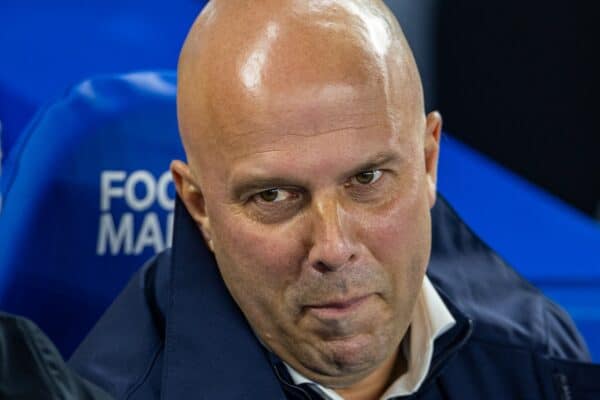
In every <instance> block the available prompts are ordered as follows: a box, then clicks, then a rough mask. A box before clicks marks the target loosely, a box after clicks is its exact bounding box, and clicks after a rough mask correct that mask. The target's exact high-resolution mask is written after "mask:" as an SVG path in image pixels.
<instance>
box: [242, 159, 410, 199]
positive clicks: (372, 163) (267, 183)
mask: <svg viewBox="0 0 600 400" xmlns="http://www.w3.org/2000/svg"><path fill="white" fill-rule="evenodd" d="M398 160H399V157H398V154H396V153H394V152H391V151H386V152H380V153H377V154H375V155H374V156H373V157H371V158H370V159H368V160H366V161H365V162H363V163H362V164H360V165H358V166H357V167H355V168H353V169H352V170H350V172H346V173H344V176H343V177H344V178H346V177H348V176H353V175H356V174H358V173H360V172H363V171H368V170H372V169H377V168H379V167H382V166H384V165H386V164H388V163H391V162H395V161H398ZM304 186H306V182H305V181H302V180H298V179H295V178H292V177H286V178H284V177H279V176H272V177H262V176H250V177H245V178H243V182H240V183H239V184H234V186H233V191H232V194H233V196H234V198H241V197H243V195H244V194H246V193H248V192H253V191H257V190H266V189H269V188H285V187H304Z"/></svg>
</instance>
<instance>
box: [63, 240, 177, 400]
mask: <svg viewBox="0 0 600 400" xmlns="http://www.w3.org/2000/svg"><path fill="white" fill-rule="evenodd" d="M169 264H170V251H169V250H166V251H164V252H162V253H160V254H158V255H157V256H155V257H154V258H152V259H151V260H149V261H148V262H147V263H146V264H145V265H144V266H143V267H142V268H141V269H140V270H139V271H138V272H136V273H135V274H134V275H133V277H132V278H131V279H130V281H129V283H128V284H127V286H126V287H125V288H124V289H123V291H122V292H121V294H120V295H119V296H118V297H117V298H116V299H115V301H114V302H113V304H112V305H111V306H110V307H109V308H108V309H107V311H106V312H105V313H104V315H103V316H102V317H101V318H100V320H99V321H98V323H97V324H96V325H95V326H94V328H93V329H92V331H91V332H90V334H89V335H88V336H87V337H86V338H85V339H84V341H83V342H82V343H81V345H80V346H79V347H78V348H77V350H76V351H75V353H74V354H73V356H72V357H71V359H70V361H69V364H70V365H71V366H72V367H73V368H74V369H75V370H76V371H77V372H78V373H79V374H80V375H82V376H83V377H85V378H87V379H89V380H90V381H93V382H95V383H96V384H98V385H99V386H101V387H103V388H104V389H105V390H106V391H108V392H109V393H110V394H112V395H113V396H115V397H116V398H123V397H127V396H128V393H133V392H134V391H135V392H136V395H141V396H142V397H140V398H153V397H155V396H154V395H157V394H158V393H160V385H159V384H160V375H161V364H162V361H161V360H162V357H163V347H164V331H165V309H166V306H167V302H168V287H169V274H170V265H169ZM127 398H129V397H127Z"/></svg>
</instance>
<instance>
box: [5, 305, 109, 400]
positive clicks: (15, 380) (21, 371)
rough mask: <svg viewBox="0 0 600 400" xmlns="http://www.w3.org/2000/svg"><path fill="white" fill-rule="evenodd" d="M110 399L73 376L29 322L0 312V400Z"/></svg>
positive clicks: (52, 348)
mask: <svg viewBox="0 0 600 400" xmlns="http://www.w3.org/2000/svg"><path fill="white" fill-rule="evenodd" d="M110 398H111V397H109V396H108V394H106V393H104V392H103V391H102V390H100V389H99V388H97V387H96V386H95V385H92V384H91V383H89V382H86V381H85V380H84V379H81V378H80V377H78V376H77V375H76V374H75V373H73V372H72V371H71V370H70V369H69V368H68V367H67V366H66V365H65V363H64V362H63V360H62V357H61V356H60V354H59V352H58V351H57V350H56V347H54V345H53V344H52V343H51V342H50V340H49V339H48V338H47V337H46V335H44V333H43V332H42V331H41V330H40V329H39V328H38V327H37V326H36V325H34V324H33V322H31V321H29V320H27V319H25V318H21V317H16V316H14V315H9V314H5V313H1V312H0V399H10V400H26V399H27V400H32V399H43V400H54V399H56V400H109V399H110Z"/></svg>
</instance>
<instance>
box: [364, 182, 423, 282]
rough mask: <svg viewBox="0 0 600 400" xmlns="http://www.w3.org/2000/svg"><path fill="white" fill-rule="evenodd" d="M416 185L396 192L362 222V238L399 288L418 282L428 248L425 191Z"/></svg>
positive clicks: (421, 186)
mask: <svg viewBox="0 0 600 400" xmlns="http://www.w3.org/2000/svg"><path fill="white" fill-rule="evenodd" d="M416 186H417V187H416V190H413V191H410V192H404V193H402V194H399V195H397V196H396V197H395V198H394V199H393V200H392V201H390V202H389V203H388V204H387V205H386V206H385V207H382V208H381V209H379V210H377V212H376V213H375V215H370V216H369V218H365V221H364V223H363V227H364V229H363V231H362V233H363V235H362V236H363V237H362V239H363V240H364V242H365V243H367V246H368V247H369V248H370V249H371V253H372V255H373V256H374V257H375V258H376V259H377V261H378V262H379V263H380V264H381V265H382V266H384V267H385V268H386V270H387V272H388V273H389V274H391V275H393V281H395V282H396V283H397V284H398V285H401V286H402V287H400V288H397V289H402V290H404V289H408V287H409V286H412V285H414V284H418V282H420V280H421V278H422V275H423V274H424V272H425V268H426V266H427V263H428V261H429V253H430V250H431V247H430V246H431V218H430V211H429V207H428V202H427V192H426V190H423V189H424V187H425V185H422V184H421V185H416Z"/></svg>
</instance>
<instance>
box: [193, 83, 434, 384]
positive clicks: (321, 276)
mask: <svg viewBox="0 0 600 400" xmlns="http://www.w3.org/2000/svg"><path fill="white" fill-rule="evenodd" d="M383 97H384V96H383V95H382V93H380V90H379V89H377V88H376V87H374V86H370V85H363V86H352V85H343V84H339V85H329V86H320V87H315V88H310V87H303V88H300V89H299V88H296V89H294V90H293V92H290V91H280V92H278V93H270V94H269V96H264V97H263V98H261V99H260V101H258V100H257V101H256V104H253V105H252V106H250V105H249V104H246V105H245V106H244V107H239V108H236V110H235V113H234V114H230V115H233V116H234V117H233V118H229V119H228V120H227V121H221V123H220V124H219V126H220V129H221V132H220V133H219V135H218V137H217V138H214V140H210V141H207V142H206V148H204V149H203V151H204V153H203V160H204V161H205V162H203V164H204V168H203V171H201V172H199V173H198V171H194V166H193V165H192V174H194V175H196V174H197V175H199V176H201V179H200V180H198V182H196V184H197V185H198V188H199V189H198V191H201V192H202V200H201V201H200V200H199V199H198V201H196V202H195V201H194V200H188V201H186V199H185V197H186V196H184V201H186V205H187V207H188V209H191V211H192V215H197V213H196V212H195V211H197V209H198V207H200V208H201V210H200V211H198V212H199V214H200V215H202V217H200V223H201V224H202V229H203V231H204V233H205V235H206V236H207V237H208V238H209V239H210V244H211V248H212V249H213V251H214V253H215V256H216V259H217V262H218V265H219V269H220V272H221V274H222V276H223V279H224V281H225V283H226V285H227V287H228V289H229V291H230V292H231V294H232V296H233V297H234V299H235V300H236V302H237V304H238V305H239V307H240V308H241V310H242V312H243V313H244V315H245V316H246V318H247V319H248V321H249V322H250V324H251V326H252V328H253V329H254V331H255V333H256V334H257V335H258V337H259V338H260V339H261V340H262V342H263V343H264V344H266V345H267V346H268V347H269V348H270V349H271V350H273V351H274V352H275V353H276V354H278V355H279V356H280V357H281V358H282V359H283V360H284V361H286V362H287V363H288V364H290V365H291V366H292V367H294V368H295V369H296V370H298V371H299V372H301V373H303V374H304V375H305V376H307V377H309V378H312V379H314V380H318V381H320V382H322V383H325V384H328V385H329V386H331V387H341V386H345V385H348V384H350V383H352V382H354V381H356V380H357V379H360V378H362V377H365V376H367V375H368V374H369V373H371V372H373V371H374V370H375V368H377V366H379V365H380V364H381V363H382V362H384V361H385V360H386V359H388V358H389V357H390V356H392V355H395V354H396V349H397V348H398V346H399V343H400V341H401V340H402V337H403V336H404V334H405V332H406V330H407V327H408V325H409V323H410V320H411V314H412V311H413V308H414V304H415V300H416V298H417V295H418V293H419V291H420V288H421V284H422V279H423V276H424V273H425V269H426V265H427V263H428V257H429V252H430V216H429V209H430V206H431V205H432V202H433V197H432V194H431V178H432V176H431V175H428V172H429V171H428V170H427V162H426V161H427V160H426V158H427V157H426V152H425V150H424V146H425V141H426V140H427V138H426V135H425V131H426V128H425V118H424V117H423V116H422V115H421V116H415V115H411V113H410V112H402V111H400V112H398V113H392V112H391V111H390V107H388V106H386V104H384V102H383V100H381V99H382V98H383ZM378 99H379V100H378ZM229 111H231V110H229ZM199 146H201V144H199ZM198 151H200V150H198ZM434 156H435V157H436V156H437V152H436V154H435V155H434ZM198 203H203V206H199V205H198Z"/></svg>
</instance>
